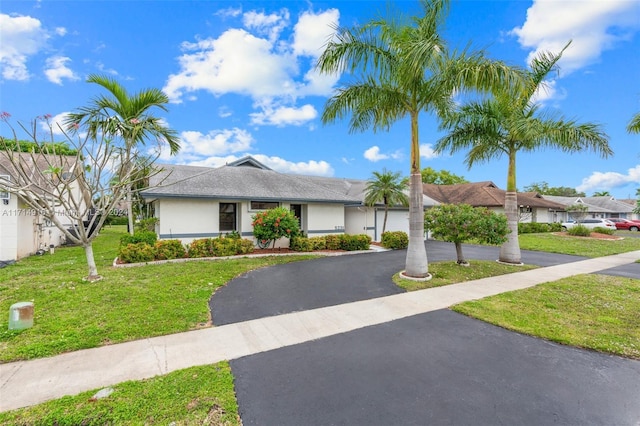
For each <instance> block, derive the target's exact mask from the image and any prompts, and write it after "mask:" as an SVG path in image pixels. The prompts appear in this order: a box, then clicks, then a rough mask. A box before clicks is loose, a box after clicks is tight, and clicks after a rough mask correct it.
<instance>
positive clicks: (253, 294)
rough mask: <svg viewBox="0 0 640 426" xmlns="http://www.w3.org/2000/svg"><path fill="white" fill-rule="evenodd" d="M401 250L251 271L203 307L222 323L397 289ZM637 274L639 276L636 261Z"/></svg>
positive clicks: (529, 257)
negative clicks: (206, 307) (207, 306)
mask: <svg viewBox="0 0 640 426" xmlns="http://www.w3.org/2000/svg"><path fill="white" fill-rule="evenodd" d="M426 247H427V257H428V259H429V261H430V262H435V261H441V260H455V259H456V251H455V246H454V245H453V244H452V243H445V242H441V241H433V240H430V241H427V243H426ZM499 252H500V249H499V248H498V247H490V246H479V245H465V246H464V254H465V258H466V259H467V260H469V261H470V262H473V260H496V259H497V258H498V255H499ZM405 257H406V250H394V251H387V252H382V253H365V254H357V255H345V256H337V257H324V258H319V259H314V260H310V261H306V262H295V263H290V264H285V265H276V266H272V267H268V268H263V269H260V270H257V271H251V272H249V273H247V274H244V275H241V276H239V277H237V278H235V279H233V280H231V281H230V282H229V283H228V284H227V285H226V286H225V287H223V288H220V289H218V290H217V291H216V292H215V294H214V295H213V297H212V298H211V300H210V301H209V308H210V310H211V313H212V314H211V316H212V320H213V324H215V325H223V324H230V323H235V322H242V321H247V320H251V319H256V318H262V317H267V316H273V315H281V314H284V313H288V312H296V311H302V310H306V309H314V308H320V307H324V306H333V305H339V304H342V303H349V302H355V301H358V300H367V299H372V298H374V297H381V296H389V295H392V294H396V293H402V292H404V290H402V289H400V288H398V287H397V286H396V285H395V284H394V283H393V281H391V277H392V276H393V274H395V273H396V272H399V271H401V270H402V269H403V268H404V265H405ZM582 259H585V258H584V257H580V256H569V255H561V254H550V253H543V252H535V251H522V261H523V262H524V263H526V264H530V265H538V266H552V265H557V264H561V263H567V262H575V261H577V260H582ZM637 266H638V276H640V264H638V265H637Z"/></svg>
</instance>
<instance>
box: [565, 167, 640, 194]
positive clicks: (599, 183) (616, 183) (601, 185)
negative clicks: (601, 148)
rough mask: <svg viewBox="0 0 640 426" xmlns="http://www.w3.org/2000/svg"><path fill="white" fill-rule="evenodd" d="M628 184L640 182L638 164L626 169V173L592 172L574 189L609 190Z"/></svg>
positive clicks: (581, 190)
mask: <svg viewBox="0 0 640 426" xmlns="http://www.w3.org/2000/svg"><path fill="white" fill-rule="evenodd" d="M628 184H640V165H637V166H635V167H633V168H631V169H629V170H627V174H626V175H624V174H622V173H618V172H604V173H603V172H593V173H592V174H591V176H589V177H587V178H584V179H582V183H581V184H580V185H579V186H578V187H576V190H578V191H580V192H587V191H591V190H609V189H613V188H618V187H621V186H625V185H628Z"/></svg>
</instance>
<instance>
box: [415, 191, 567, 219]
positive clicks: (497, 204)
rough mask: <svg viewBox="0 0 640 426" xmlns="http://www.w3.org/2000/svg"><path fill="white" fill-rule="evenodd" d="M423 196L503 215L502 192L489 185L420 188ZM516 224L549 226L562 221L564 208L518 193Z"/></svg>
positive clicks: (537, 196) (557, 204)
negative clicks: (518, 209) (518, 210)
mask: <svg viewBox="0 0 640 426" xmlns="http://www.w3.org/2000/svg"><path fill="white" fill-rule="evenodd" d="M422 188H423V193H424V195H425V196H426V197H430V198H432V199H434V200H436V201H438V202H440V203H442V204H469V205H471V206H473V207H487V208H488V209H490V210H492V211H495V212H496V213H504V201H505V194H506V191H505V190H503V189H500V188H498V187H497V186H496V185H495V184H494V183H493V182H490V181H485V182H473V183H459V184H455V185H435V184H426V183H425V184H423V185H422ZM517 196H518V206H519V208H520V222H523V223H526V222H538V223H553V222H559V221H562V219H563V217H564V215H565V214H566V213H565V212H564V209H565V206H564V205H562V204H560V203H556V202H554V201H551V200H547V199H545V198H543V197H542V196H541V195H539V194H537V193H535V192H518V195H517Z"/></svg>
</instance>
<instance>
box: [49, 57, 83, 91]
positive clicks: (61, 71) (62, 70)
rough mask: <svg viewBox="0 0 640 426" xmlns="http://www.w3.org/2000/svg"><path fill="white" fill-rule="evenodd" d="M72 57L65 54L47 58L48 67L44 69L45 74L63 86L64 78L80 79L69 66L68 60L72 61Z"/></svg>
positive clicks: (51, 80)
mask: <svg viewBox="0 0 640 426" xmlns="http://www.w3.org/2000/svg"><path fill="white" fill-rule="evenodd" d="M70 61H71V59H70V58H67V57H64V56H52V57H51V58H48V59H47V62H46V66H47V68H46V69H45V70H44V74H45V75H46V76H47V79H48V80H49V81H50V82H52V83H55V84H58V85H60V86H62V79H63V78H66V79H68V80H72V81H73V80H78V79H79V77H78V76H77V75H76V74H75V73H74V72H73V70H71V68H69V67H67V62H70Z"/></svg>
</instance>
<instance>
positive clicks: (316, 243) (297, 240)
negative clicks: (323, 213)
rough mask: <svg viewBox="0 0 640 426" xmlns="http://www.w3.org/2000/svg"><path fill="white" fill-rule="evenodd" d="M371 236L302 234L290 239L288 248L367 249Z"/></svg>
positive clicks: (313, 249)
mask: <svg viewBox="0 0 640 426" xmlns="http://www.w3.org/2000/svg"><path fill="white" fill-rule="evenodd" d="M370 245H371V237H370V236H369V235H366V234H357V235H347V234H337V235H325V236H322V237H311V238H309V237H307V236H304V235H301V236H298V237H294V238H292V239H291V242H290V244H289V248H290V249H291V250H294V251H316V250H345V251H355V250H369V246H370Z"/></svg>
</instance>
